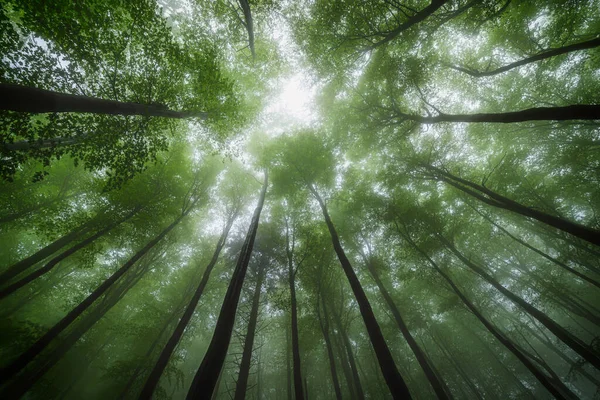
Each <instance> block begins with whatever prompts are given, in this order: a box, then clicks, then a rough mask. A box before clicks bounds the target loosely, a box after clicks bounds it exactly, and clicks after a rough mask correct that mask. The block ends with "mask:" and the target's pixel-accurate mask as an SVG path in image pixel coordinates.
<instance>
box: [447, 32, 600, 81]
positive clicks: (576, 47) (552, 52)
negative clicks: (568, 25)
mask: <svg viewBox="0 0 600 400" xmlns="http://www.w3.org/2000/svg"><path fill="white" fill-rule="evenodd" d="M598 46H600V38H595V39H592V40H588V41H585V42H579V43H575V44H571V45H568V46H563V47H558V48H555V49H549V50H545V51H542V52H541V53H538V54H536V55H533V56H531V57H527V58H524V59H522V60H519V61H515V62H513V63H510V64H507V65H504V66H502V67H500V68H496V69H493V70H491V71H477V70H474V69H470V68H465V67H459V66H456V65H446V66H447V67H449V68H452V69H454V70H457V71H460V72H464V73H465V74H468V75H471V76H473V77H475V78H481V77H484V76H493V75H498V74H501V73H503V72H506V71H510V70H511V69H514V68H517V67H521V66H523V65H527V64H531V63H534V62H537V61H541V60H545V59H548V58H551V57H556V56H559V55H561V54H566V53H571V52H573V51H580V50H587V49H593V48H594V47H598Z"/></svg>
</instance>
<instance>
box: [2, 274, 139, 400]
mask: <svg viewBox="0 0 600 400" xmlns="http://www.w3.org/2000/svg"><path fill="white" fill-rule="evenodd" d="M145 272H146V268H142V270H141V271H138V272H136V273H135V274H129V275H128V276H127V277H126V278H124V279H123V280H122V281H121V283H120V284H118V285H117V286H112V287H111V290H110V291H108V292H107V294H106V296H105V297H104V299H102V301H100V302H98V305H97V307H96V308H95V309H93V310H92V311H91V312H90V313H88V314H86V315H85V316H83V317H82V318H81V319H80V320H79V321H78V322H77V323H76V324H75V327H74V328H73V329H72V330H71V331H70V332H69V333H68V334H67V335H66V336H65V337H64V338H63V339H62V340H61V341H60V343H59V344H58V345H57V346H56V347H54V348H53V349H52V350H51V351H50V353H48V355H47V356H46V357H44V358H43V359H41V360H40V362H39V363H38V364H37V365H35V366H34V367H33V368H32V369H31V370H29V371H27V372H25V373H23V374H21V375H20V376H18V377H17V378H16V379H15V380H14V381H13V382H11V383H10V384H9V385H8V386H7V387H6V388H5V390H3V391H2V393H1V394H0V397H1V398H3V399H10V400H12V399H19V398H20V397H21V396H23V395H24V394H25V393H26V392H27V391H29V389H31V387H32V386H33V385H34V384H35V383H36V382H37V381H38V380H39V379H40V378H42V377H43V376H44V375H45V374H46V372H48V371H49V370H50V369H51V368H52V367H53V366H54V365H56V363H58V362H59V361H60V360H61V359H62V357H63V356H64V355H65V354H66V353H67V352H68V351H69V350H70V349H71V348H73V346H74V345H75V344H76V343H77V341H78V340H79V339H80V338H81V337H82V336H83V335H84V334H85V333H87V332H88V331H89V329H90V328H91V327H92V326H94V324H95V323H96V322H98V321H99V320H100V319H101V318H102V317H103V316H104V315H105V314H106V313H107V312H108V311H109V310H110V309H111V308H112V307H113V306H114V305H115V304H117V303H118V302H119V300H121V298H122V297H123V296H124V295H125V294H126V293H127V292H128V291H129V289H131V288H132V287H133V286H134V285H135V284H136V283H137V282H138V281H139V280H140V279H141V277H142V276H143V275H144V273H145ZM38 342H39V341H38ZM30 349H31V348H30ZM9 367H10V366H9Z"/></svg>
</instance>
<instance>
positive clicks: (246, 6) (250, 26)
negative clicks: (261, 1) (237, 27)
mask: <svg viewBox="0 0 600 400" xmlns="http://www.w3.org/2000/svg"><path fill="white" fill-rule="evenodd" d="M238 3H239V4H240V7H242V12H243V13H244V28H246V31H247V32H248V47H249V48H250V53H252V58H256V52H255V51H254V19H253V18H252V12H251V10H250V3H248V0H238Z"/></svg>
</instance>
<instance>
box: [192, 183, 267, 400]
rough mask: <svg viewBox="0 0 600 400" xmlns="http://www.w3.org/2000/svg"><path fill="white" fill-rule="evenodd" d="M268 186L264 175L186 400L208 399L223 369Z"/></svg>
mask: <svg viewBox="0 0 600 400" xmlns="http://www.w3.org/2000/svg"><path fill="white" fill-rule="evenodd" d="M267 183H268V173H267V171H265V181H264V184H263V187H262V191H261V193H260V198H259V200H258V205H257V206H256V209H255V210H254V215H253V216H252V222H251V223H250V227H249V229H248V233H247V234H246V239H245V241H244V245H243V246H242V249H241V251H240V256H239V258H238V261H237V264H236V266H235V270H234V271H233V275H232V277H231V281H230V283H229V287H228V288H227V293H226V294H225V299H224V300H223V305H222V306H221V312H220V314H219V318H218V320H217V326H216V327H215V332H214V334H213V337H212V340H211V342H210V345H209V346H208V350H207V351H206V354H205V355H204V359H203V360H202V363H201V364H200V368H198V371H197V372H196V375H195V376H194V380H193V381H192V385H191V387H190V390H189V391H188V394H187V397H186V398H187V399H188V400H194V399H210V398H211V396H212V394H213V391H214V389H215V385H216V383H217V379H218V377H219V373H220V372H221V369H222V368H223V362H224V361H225V356H226V355H227V349H228V348H229V342H230V341H231V334H232V332H233V324H234V322H235V314H236V311H237V306H238V301H239V299H240V293H241V291H242V286H243V284H244V278H245V277H246V271H247V269H248V263H249V262H250V257H251V256H252V249H253V247H254V239H255V238H256V231H257V229H258V222H259V219H260V213H261V211H262V207H263V204H264V202H265V194H266V192H267Z"/></svg>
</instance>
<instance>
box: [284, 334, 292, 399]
mask: <svg viewBox="0 0 600 400" xmlns="http://www.w3.org/2000/svg"><path fill="white" fill-rule="evenodd" d="M285 363H286V369H285V372H286V374H285V376H286V390H287V392H286V393H287V398H288V400H292V399H293V397H294V396H293V395H292V363H291V359H290V330H289V329H286V330H285Z"/></svg>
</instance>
